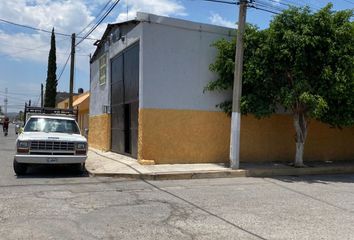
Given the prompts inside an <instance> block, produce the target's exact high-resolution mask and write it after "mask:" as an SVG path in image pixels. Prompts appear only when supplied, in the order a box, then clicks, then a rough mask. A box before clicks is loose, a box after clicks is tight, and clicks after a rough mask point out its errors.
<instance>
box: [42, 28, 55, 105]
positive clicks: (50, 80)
mask: <svg viewBox="0 0 354 240" xmlns="http://www.w3.org/2000/svg"><path fill="white" fill-rule="evenodd" d="M56 61H57V60H56V49H55V34H54V28H53V30H52V36H51V41H50V51H49V56H48V70H47V80H46V85H45V94H44V95H45V97H44V106H45V107H55V98H56V96H57V85H58V81H57V75H56V71H57V63H56Z"/></svg>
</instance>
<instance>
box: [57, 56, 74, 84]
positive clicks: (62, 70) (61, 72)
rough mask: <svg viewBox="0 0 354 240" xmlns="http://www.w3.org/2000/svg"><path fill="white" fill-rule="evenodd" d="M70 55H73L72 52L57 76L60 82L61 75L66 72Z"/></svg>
mask: <svg viewBox="0 0 354 240" xmlns="http://www.w3.org/2000/svg"><path fill="white" fill-rule="evenodd" d="M70 56H71V53H70V54H69V56H68V58H67V59H66V61H65V64H64V66H63V67H62V69H61V71H60V74H59V77H58V78H57V81H58V82H59V80H60V78H61V75H63V72H64V70H65V68H66V65H67V64H68V62H69V59H70Z"/></svg>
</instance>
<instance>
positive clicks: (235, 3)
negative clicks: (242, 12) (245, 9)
mask: <svg viewBox="0 0 354 240" xmlns="http://www.w3.org/2000/svg"><path fill="white" fill-rule="evenodd" d="M201 1H204V2H213V3H225V4H232V5H237V4H238V3H237V2H231V1H223V0H201Z"/></svg>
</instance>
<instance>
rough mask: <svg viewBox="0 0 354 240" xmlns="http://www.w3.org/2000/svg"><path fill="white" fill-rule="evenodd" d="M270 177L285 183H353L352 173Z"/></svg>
mask: <svg viewBox="0 0 354 240" xmlns="http://www.w3.org/2000/svg"><path fill="white" fill-rule="evenodd" d="M271 179H275V180H278V181H282V182H286V183H298V182H303V183H308V184H314V183H320V184H331V183H354V174H332V175H305V176H279V177H271Z"/></svg>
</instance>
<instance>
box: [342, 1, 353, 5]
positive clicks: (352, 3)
mask: <svg viewBox="0 0 354 240" xmlns="http://www.w3.org/2000/svg"><path fill="white" fill-rule="evenodd" d="M344 1H346V2H347V3H350V4H353V5H354V2H351V1H349V0H344Z"/></svg>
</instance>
